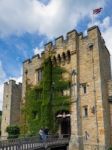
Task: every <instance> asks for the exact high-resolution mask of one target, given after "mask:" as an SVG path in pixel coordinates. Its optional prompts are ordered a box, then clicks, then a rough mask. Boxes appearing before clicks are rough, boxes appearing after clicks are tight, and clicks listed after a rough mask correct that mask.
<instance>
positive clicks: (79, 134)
mask: <svg viewBox="0 0 112 150" xmlns="http://www.w3.org/2000/svg"><path fill="white" fill-rule="evenodd" d="M46 61H47V62H46ZM55 71H56V72H55ZM56 79H57V80H56ZM110 79H111V71H110V54H109V51H108V49H107V48H106V46H105V43H104V40H103V38H102V36H101V33H100V31H99V28H98V27H97V26H94V27H92V28H89V29H88V32H87V36H83V34H82V33H78V32H77V31H76V30H73V31H71V32H68V33H67V37H66V40H65V39H64V38H63V36H60V37H58V38H57V39H55V44H54V45H53V43H52V42H50V43H48V44H46V45H45V48H44V53H42V55H41V56H40V55H35V56H34V57H33V58H32V59H31V60H26V61H25V62H24V63H23V87H22V89H23V92H22V104H21V106H25V105H26V107H24V108H27V107H28V106H29V105H28V104H29V102H30V100H28V99H29V98H28V97H30V98H31V100H37V101H36V104H35V101H32V103H33V104H34V106H37V103H39V104H38V106H40V107H36V108H35V110H37V112H36V111H32V115H33V117H34V118H35V119H34V122H32V123H34V124H35V121H36V119H37V120H38V119H39V118H40V121H38V124H39V123H41V125H43V126H44V124H45V126H47V125H48V124H47V123H46V122H44V121H43V120H42V118H45V117H46V118H47V117H48V114H47V113H49V111H52V112H53V111H55V113H54V112H53V113H52V114H53V116H50V117H53V118H54V122H55V123H56V121H57V122H58V123H57V124H58V127H57V126H56V127H55V129H56V131H57V132H58V133H59V134H70V135H71V138H70V143H69V150H83V149H84V150H89V149H90V148H91V145H94V146H96V148H97V149H99V148H100V149H101V150H103V149H104V147H106V148H107V147H108V146H109V145H110V144H111V140H110V139H111V124H110V118H111V117H110V105H111V104H110V103H109V101H108V86H107V82H108V80H110ZM62 85H63V86H62ZM35 90H36V92H34V91H35ZM48 92H49V97H48ZM36 93H37V95H35V94H36ZM28 94H29V95H30V96H28ZM58 100H60V101H59V102H58ZM56 102H57V103H56ZM47 104H50V105H47ZM32 106H33V105H32ZM46 106H50V108H51V109H50V108H48V107H46ZM24 108H23V112H26V113H25V114H26V115H25V116H24V117H23V118H24V119H23V120H24V121H23V124H24V129H26V128H29V122H30V123H31V121H29V122H28V119H29V118H30V117H31V114H30V115H29V116H30V117H29V118H28V115H27V114H28V112H27V110H28V109H26V110H25V109H24ZM33 108H34V107H33ZM58 108H60V109H58ZM21 109H22V107H21ZM48 109H49V111H48ZM33 110H34V109H33ZM30 112H31V111H30ZM39 112H41V113H39ZM46 112H47V113H46ZM45 114H46V116H45ZM42 115H43V117H42ZM47 119H49V118H47ZM45 120H46V119H45ZM39 127H40V126H39ZM47 127H48V126H47ZM51 128H52V127H51ZM52 132H53V131H52Z"/></svg>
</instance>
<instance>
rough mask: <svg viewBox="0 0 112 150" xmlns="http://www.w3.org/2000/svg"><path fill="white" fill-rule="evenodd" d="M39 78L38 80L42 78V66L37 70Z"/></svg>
mask: <svg viewBox="0 0 112 150" xmlns="http://www.w3.org/2000/svg"><path fill="white" fill-rule="evenodd" d="M37 80H38V81H41V80H42V68H40V69H38V70H37Z"/></svg>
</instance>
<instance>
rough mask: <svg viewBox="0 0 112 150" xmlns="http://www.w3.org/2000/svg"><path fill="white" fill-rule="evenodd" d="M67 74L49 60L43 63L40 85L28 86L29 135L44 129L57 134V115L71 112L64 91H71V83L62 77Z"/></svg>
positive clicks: (26, 111)
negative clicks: (46, 128)
mask: <svg viewBox="0 0 112 150" xmlns="http://www.w3.org/2000/svg"><path fill="white" fill-rule="evenodd" d="M65 72H66V71H65V70H64V69H63V68H61V67H59V66H53V64H52V62H51V59H50V58H48V59H46V60H45V61H44V63H43V76H42V80H41V81H40V83H39V85H36V86H32V85H27V89H26V104H25V107H24V112H25V114H26V124H27V127H28V131H27V132H28V133H30V134H35V133H37V132H38V130H39V129H40V128H44V127H48V128H49V129H50V131H51V132H56V130H57V126H58V125H57V121H56V113H57V112H61V111H63V110H69V98H70V97H69V96H64V95H63V91H64V90H67V89H69V81H64V80H63V77H62V75H63V74H64V73H65Z"/></svg>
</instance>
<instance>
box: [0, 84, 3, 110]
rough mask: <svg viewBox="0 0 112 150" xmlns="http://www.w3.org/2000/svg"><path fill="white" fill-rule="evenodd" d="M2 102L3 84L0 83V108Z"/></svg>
mask: <svg viewBox="0 0 112 150" xmlns="http://www.w3.org/2000/svg"><path fill="white" fill-rule="evenodd" d="M2 102H3V84H0V110H2Z"/></svg>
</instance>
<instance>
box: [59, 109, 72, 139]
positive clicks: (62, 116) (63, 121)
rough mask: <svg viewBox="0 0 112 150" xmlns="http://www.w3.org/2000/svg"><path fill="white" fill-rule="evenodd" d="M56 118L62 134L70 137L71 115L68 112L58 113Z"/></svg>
mask: <svg viewBox="0 0 112 150" xmlns="http://www.w3.org/2000/svg"><path fill="white" fill-rule="evenodd" d="M56 118H57V119H58V122H59V127H60V131H59V132H60V134H61V135H63V136H64V137H68V136H70V134H71V125H70V113H69V112H68V111H62V112H58V113H57V116H56Z"/></svg>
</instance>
